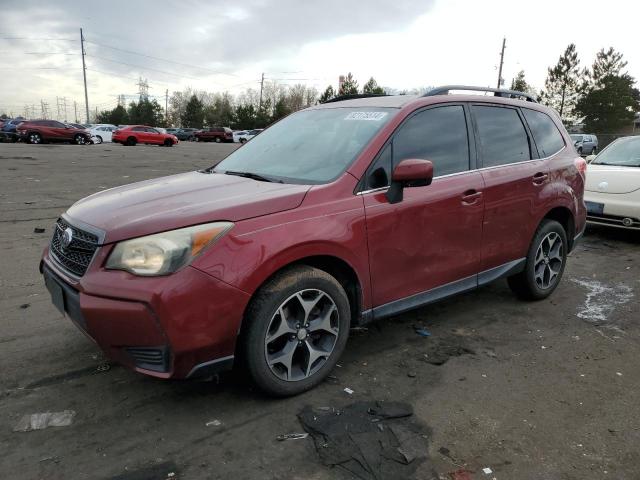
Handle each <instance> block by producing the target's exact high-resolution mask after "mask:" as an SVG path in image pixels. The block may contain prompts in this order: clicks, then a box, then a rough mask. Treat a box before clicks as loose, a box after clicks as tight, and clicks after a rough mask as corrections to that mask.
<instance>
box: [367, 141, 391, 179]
mask: <svg viewBox="0 0 640 480" xmlns="http://www.w3.org/2000/svg"><path fill="white" fill-rule="evenodd" d="M390 182H391V143H389V144H388V145H387V146H386V147H385V149H384V150H382V152H380V155H378V157H377V158H376V159H375V161H374V162H373V164H372V165H371V167H369V170H368V171H367V178H366V184H365V190H371V189H372V188H381V187H386V186H387V185H389V183H390Z"/></svg>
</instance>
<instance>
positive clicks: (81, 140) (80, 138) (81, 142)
mask: <svg viewBox="0 0 640 480" xmlns="http://www.w3.org/2000/svg"><path fill="white" fill-rule="evenodd" d="M73 141H74V142H75V144H76V145H86V143H87V139H86V138H85V137H84V135H76V136H75V137H73Z"/></svg>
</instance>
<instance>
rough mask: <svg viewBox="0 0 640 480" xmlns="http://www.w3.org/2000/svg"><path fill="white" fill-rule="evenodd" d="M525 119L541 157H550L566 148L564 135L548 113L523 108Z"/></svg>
mask: <svg viewBox="0 0 640 480" xmlns="http://www.w3.org/2000/svg"><path fill="white" fill-rule="evenodd" d="M522 113H524V118H525V119H526V121H527V123H528V124H529V128H530V129H531V133H532V134H533V139H534V141H535V142H536V147H538V153H539V154H540V157H542V158H544V157H550V156H551V155H553V154H555V153H558V152H559V151H560V150H562V149H563V148H564V140H563V139H562V134H561V133H560V130H558V127H557V126H556V124H555V123H554V122H553V120H551V118H550V117H549V115H547V114H546V113H542V112H538V111H536V110H530V109H528V108H523V109H522Z"/></svg>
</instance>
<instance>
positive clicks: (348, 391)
mask: <svg viewBox="0 0 640 480" xmlns="http://www.w3.org/2000/svg"><path fill="white" fill-rule="evenodd" d="M344 391H345V392H347V393H348V394H349V395H352V394H353V390H351V389H350V388H349V387H345V388H344Z"/></svg>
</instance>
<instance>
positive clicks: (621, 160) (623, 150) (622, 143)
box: [592, 136, 640, 167]
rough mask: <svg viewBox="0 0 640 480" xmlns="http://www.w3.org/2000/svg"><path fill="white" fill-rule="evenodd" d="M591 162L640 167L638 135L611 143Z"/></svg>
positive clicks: (639, 137) (639, 139)
mask: <svg viewBox="0 0 640 480" xmlns="http://www.w3.org/2000/svg"><path fill="white" fill-rule="evenodd" d="M592 163H593V164H596V165H617V166H620V167H640V136H638V137H627V138H621V139H620V140H618V141H616V142H614V143H612V144H611V145H609V146H608V147H607V148H605V149H604V150H603V151H602V153H601V154H600V155H598V156H597V157H596V159H595V160H594V161H593V162H592Z"/></svg>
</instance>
